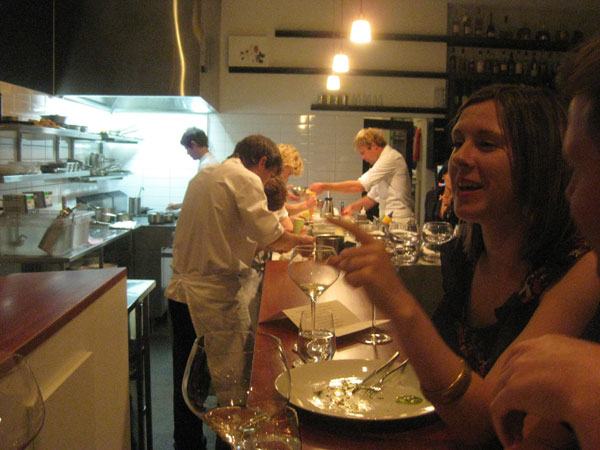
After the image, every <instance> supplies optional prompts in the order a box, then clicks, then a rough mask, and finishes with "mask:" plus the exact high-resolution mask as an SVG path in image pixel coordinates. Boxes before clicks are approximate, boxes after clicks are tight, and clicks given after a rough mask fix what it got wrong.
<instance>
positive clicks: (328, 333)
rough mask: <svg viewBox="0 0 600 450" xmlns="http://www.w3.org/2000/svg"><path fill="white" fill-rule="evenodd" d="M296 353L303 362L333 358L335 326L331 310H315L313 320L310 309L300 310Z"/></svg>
mask: <svg viewBox="0 0 600 450" xmlns="http://www.w3.org/2000/svg"><path fill="white" fill-rule="evenodd" d="M297 345H298V355H300V359H301V360H302V361H303V362H305V363H316V362H320V361H327V360H330V359H332V358H333V355H334V353H335V327H334V325H333V313H332V312H331V311H317V312H316V317H315V321H314V324H313V318H312V314H311V312H310V311H302V313H301V314H300V325H299V327H298V344H297Z"/></svg>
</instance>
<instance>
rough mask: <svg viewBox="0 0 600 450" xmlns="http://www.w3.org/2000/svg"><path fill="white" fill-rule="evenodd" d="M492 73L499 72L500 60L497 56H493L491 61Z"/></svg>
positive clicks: (496, 73)
mask: <svg viewBox="0 0 600 450" xmlns="http://www.w3.org/2000/svg"><path fill="white" fill-rule="evenodd" d="M492 73H493V74H494V75H498V74H499V73H500V61H499V60H498V58H494V60H493V61H492Z"/></svg>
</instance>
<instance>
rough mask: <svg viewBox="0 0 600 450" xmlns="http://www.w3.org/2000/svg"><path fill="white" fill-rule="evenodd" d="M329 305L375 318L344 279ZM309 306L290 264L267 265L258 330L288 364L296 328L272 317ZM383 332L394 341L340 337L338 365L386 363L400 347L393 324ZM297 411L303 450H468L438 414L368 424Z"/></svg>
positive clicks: (331, 291) (331, 290)
mask: <svg viewBox="0 0 600 450" xmlns="http://www.w3.org/2000/svg"><path fill="white" fill-rule="evenodd" d="M328 300H339V301H340V302H341V303H343V304H344V305H345V306H347V307H348V308H349V309H350V310H351V311H352V312H353V313H354V314H355V315H356V316H357V317H358V318H359V319H361V320H369V319H370V318H371V302H370V301H369V299H368V298H367V297H366V295H365V293H364V292H363V291H362V290H361V289H355V288H352V287H351V286H349V285H348V284H347V283H346V282H345V281H344V279H343V277H342V276H341V277H340V279H338V280H337V281H336V282H335V283H334V284H333V285H332V286H331V287H330V288H329V289H328V290H327V291H325V293H324V294H323V295H322V296H321V298H319V303H321V302H325V301H328ZM308 304H309V299H308V297H307V296H306V295H305V294H304V293H303V292H302V291H301V290H300V289H299V288H298V287H297V286H296V285H295V284H294V282H293V281H292V280H291V279H290V278H289V276H288V274H287V261H269V262H268V263H267V266H266V269H265V278H264V282H263V290H262V299H261V306H260V313H259V325H258V329H259V331H263V332H266V333H271V334H273V335H275V336H277V337H279V338H280V339H281V340H282V342H283V346H284V348H285V351H286V354H287V356H288V360H289V361H290V362H291V361H294V360H296V359H298V355H296V354H295V353H293V352H292V346H293V345H294V343H295V342H296V336H297V329H296V327H295V326H294V325H293V324H292V322H291V321H290V320H289V319H287V318H286V319H276V320H273V319H272V318H273V317H276V316H277V314H278V313H280V312H281V311H282V310H283V309H288V308H293V307H297V306H304V305H308ZM382 318H385V317H384V316H383V314H378V315H377V319H382ZM382 328H384V329H385V330H386V331H387V332H388V333H389V334H390V335H391V336H392V337H393V339H394V340H393V341H392V342H391V343H389V344H384V345H377V346H372V345H367V344H362V343H359V342H358V341H357V335H356V334H353V335H347V336H344V337H341V338H339V337H338V338H337V351H336V354H335V356H334V360H337V359H353V358H365V359H385V358H386V357H388V356H389V355H391V354H392V353H394V352H395V351H396V350H398V349H399V348H400V347H399V344H398V342H399V340H398V337H397V334H396V331H395V329H394V327H393V325H392V324H391V323H390V322H388V323H386V324H384V325H383V326H382ZM297 411H298V414H299V417H300V432H301V438H302V448H303V449H305V450H317V449H319V450H324V449H347V450H351V449H357V450H358V449H360V450H371V449H372V450H384V449H400V448H402V449H440V450H441V449H444V450H448V449H466V448H468V446H466V445H465V444H464V443H462V442H459V441H456V440H453V439H452V437H451V436H450V433H449V432H448V430H447V429H446V426H445V425H444V423H443V422H441V421H440V420H439V419H438V418H437V416H436V415H435V414H431V415H428V416H424V417H421V418H415V419H405V420H397V421H389V422H367V421H359V420H344V419H336V418H329V417H326V416H323V415H318V414H314V413H311V412H307V411H303V410H302V409H297Z"/></svg>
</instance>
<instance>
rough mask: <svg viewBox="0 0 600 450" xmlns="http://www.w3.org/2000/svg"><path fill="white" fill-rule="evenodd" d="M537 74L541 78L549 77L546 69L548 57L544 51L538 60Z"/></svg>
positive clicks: (546, 78)
mask: <svg viewBox="0 0 600 450" xmlns="http://www.w3.org/2000/svg"><path fill="white" fill-rule="evenodd" d="M538 67H539V69H538V70H539V76H540V78H541V79H542V80H548V79H549V78H550V76H549V71H548V57H547V56H546V54H545V53H544V52H542V54H541V55H540V61H539V63H538Z"/></svg>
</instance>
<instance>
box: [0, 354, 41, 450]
mask: <svg viewBox="0 0 600 450" xmlns="http://www.w3.org/2000/svg"><path fill="white" fill-rule="evenodd" d="M44 416H45V409H44V401H43V399H42V394H41V392H40V388H39V386H38V383H37V380H36V378H35V375H34V374H33V372H32V370H31V368H30V367H29V365H28V364H27V362H26V361H25V359H24V358H23V357H22V356H21V355H17V354H10V353H4V352H0V448H2V449H24V448H25V447H27V446H28V445H29V444H30V443H31V442H32V441H33V440H34V439H35V437H36V436H37V435H38V433H39V432H40V430H41V429H42V425H43V424H44Z"/></svg>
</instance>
